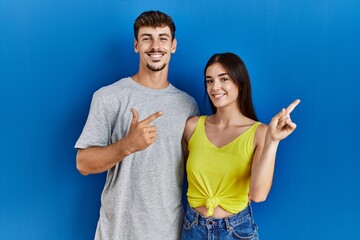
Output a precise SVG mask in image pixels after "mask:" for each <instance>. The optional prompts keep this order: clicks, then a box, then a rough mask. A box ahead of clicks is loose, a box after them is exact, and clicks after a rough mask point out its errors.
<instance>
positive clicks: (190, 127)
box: [184, 116, 204, 141]
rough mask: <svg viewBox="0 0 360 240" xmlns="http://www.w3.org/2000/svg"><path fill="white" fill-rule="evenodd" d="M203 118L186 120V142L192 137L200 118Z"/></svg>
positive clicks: (194, 117)
mask: <svg viewBox="0 0 360 240" xmlns="http://www.w3.org/2000/svg"><path fill="white" fill-rule="evenodd" d="M203 117H204V116H193V117H190V118H188V119H187V120H186V125H185V130H184V137H185V139H186V140H187V141H189V140H190V138H191V136H192V135H193V133H194V131H195V128H196V126H197V124H198V122H199V119H200V118H203Z"/></svg>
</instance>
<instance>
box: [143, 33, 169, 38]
mask: <svg viewBox="0 0 360 240" xmlns="http://www.w3.org/2000/svg"><path fill="white" fill-rule="evenodd" d="M152 36H153V35H152V34H150V33H143V34H141V35H140V37H152ZM159 36H160V37H163V36H166V37H169V38H171V36H170V35H169V34H168V33H160V34H159Z"/></svg>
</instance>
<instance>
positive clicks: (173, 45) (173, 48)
mask: <svg viewBox="0 0 360 240" xmlns="http://www.w3.org/2000/svg"><path fill="white" fill-rule="evenodd" d="M176 46H177V41H176V38H174V39H173V41H172V46H171V53H175V52H176Z"/></svg>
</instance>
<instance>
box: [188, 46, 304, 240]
mask: <svg viewBox="0 0 360 240" xmlns="http://www.w3.org/2000/svg"><path fill="white" fill-rule="evenodd" d="M204 74H205V88H206V91H207V94H208V98H209V100H210V104H211V108H212V111H213V115H210V116H200V117H199V116H198V117H192V118H190V119H188V121H187V123H186V127H185V131H184V138H183V146H184V150H185V153H187V154H188V159H187V163H186V170H187V175H188V184H189V185H188V192H187V197H188V202H189V206H188V208H187V212H186V214H185V219H184V225H183V230H182V239H183V240H187V239H189V240H190V239H191V240H194V239H213V238H214V239H258V233H257V226H256V224H255V223H254V219H253V215H252V210H251V207H250V202H251V201H254V202H261V201H265V199H266V197H267V195H268V193H269V191H270V188H271V185H272V179H273V174H274V166H275V157H276V151H277V147H278V145H279V142H280V140H282V139H284V138H286V137H287V136H288V135H290V134H291V133H292V132H293V131H294V130H295V128H296V124H295V123H293V122H292V121H291V119H290V113H291V112H292V111H293V110H294V108H295V107H296V105H297V104H299V102H300V101H299V100H296V101H294V102H293V103H292V104H290V105H289V106H288V107H287V108H286V109H282V110H281V111H280V112H279V113H278V114H277V115H276V116H274V117H273V118H272V120H271V122H270V124H269V125H268V126H267V125H265V124H262V123H260V122H258V119H257V117H256V114H255V111H254V107H253V104H252V97H251V87H250V79H249V75H248V72H247V70H246V67H245V65H244V63H243V61H242V60H241V59H240V58H239V57H238V56H237V55H235V54H233V53H222V54H215V55H213V56H212V57H211V58H210V59H209V61H208V63H207V64H206V67H205V71H204Z"/></svg>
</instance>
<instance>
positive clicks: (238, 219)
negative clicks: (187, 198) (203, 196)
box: [185, 205, 253, 228]
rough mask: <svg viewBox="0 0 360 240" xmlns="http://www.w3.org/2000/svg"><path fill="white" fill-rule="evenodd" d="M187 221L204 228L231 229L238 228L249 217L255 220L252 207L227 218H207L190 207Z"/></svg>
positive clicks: (188, 207)
mask: <svg viewBox="0 0 360 240" xmlns="http://www.w3.org/2000/svg"><path fill="white" fill-rule="evenodd" d="M185 217H187V219H188V220H189V221H191V222H194V223H195V224H199V225H201V226H204V227H209V226H212V227H219V228H229V227H236V226H238V225H240V224H242V223H243V222H244V221H245V220H247V219H248V218H249V217H250V218H253V216H252V210H251V206H250V205H248V206H247V207H246V208H245V209H244V210H242V211H241V212H239V213H237V214H235V215H233V216H230V217H226V218H207V217H204V216H202V215H201V214H200V213H198V212H196V211H195V210H194V209H193V208H191V207H190V206H187V212H186V216H185Z"/></svg>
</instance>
